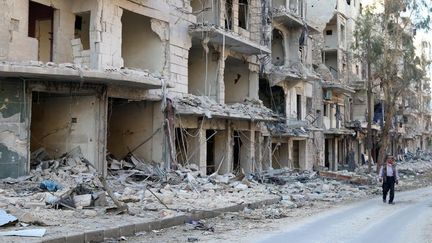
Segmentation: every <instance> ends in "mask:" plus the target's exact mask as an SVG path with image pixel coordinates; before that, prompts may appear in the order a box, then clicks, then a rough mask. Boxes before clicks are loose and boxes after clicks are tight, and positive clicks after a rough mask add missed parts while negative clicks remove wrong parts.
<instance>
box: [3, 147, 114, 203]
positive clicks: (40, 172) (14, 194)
mask: <svg viewBox="0 0 432 243" xmlns="http://www.w3.org/2000/svg"><path fill="white" fill-rule="evenodd" d="M32 168H33V169H32V170H31V171H30V175H29V176H25V177H20V178H17V179H12V178H6V179H3V180H2V181H3V184H7V185H11V188H5V189H4V190H8V191H7V193H4V194H7V197H6V196H4V197H3V196H2V197H0V202H2V201H3V202H7V203H9V204H13V205H15V206H19V207H23V208H34V207H45V206H46V207H48V208H49V207H54V208H63V207H66V208H83V207H89V206H94V204H95V202H97V203H102V204H104V205H105V204H106V202H105V200H104V199H103V200H102V197H103V195H104V193H102V191H103V189H102V185H101V184H100V182H99V180H98V179H97V173H96V169H95V168H94V167H93V165H92V164H91V163H90V162H89V161H88V160H87V159H85V158H84V157H83V155H82V153H81V150H80V148H79V147H77V148H75V149H73V150H71V151H70V152H69V153H67V154H64V155H63V156H61V157H60V158H59V159H47V154H46V152H45V151H44V150H43V149H39V150H37V151H35V152H34V153H32ZM11 189H12V190H11ZM102 201H104V202H102Z"/></svg>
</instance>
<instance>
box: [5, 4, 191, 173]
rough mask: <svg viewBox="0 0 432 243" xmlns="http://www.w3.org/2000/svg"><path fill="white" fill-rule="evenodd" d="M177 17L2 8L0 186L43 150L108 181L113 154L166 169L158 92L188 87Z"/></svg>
mask: <svg viewBox="0 0 432 243" xmlns="http://www.w3.org/2000/svg"><path fill="white" fill-rule="evenodd" d="M180 7H182V6H180ZM168 12H170V13H172V14H171V15H170V14H168ZM175 15H177V16H182V12H181V11H180V9H179V8H178V7H177V6H170V5H168V4H167V3H164V2H154V3H152V4H151V6H146V5H143V4H141V3H139V2H134V1H126V0H125V1H66V0H65V1H54V2H53V1H44V0H41V1H28V0H19V1H2V3H1V16H2V18H1V21H2V26H3V27H2V28H1V35H0V40H1V43H2V44H1V47H0V59H1V60H0V62H1V63H0V77H1V82H0V86H1V102H2V104H1V107H2V108H1V113H0V114H1V121H0V126H1V128H0V136H1V139H0V144H1V145H0V147H1V151H0V154H1V156H0V163H1V165H2V170H1V172H0V177H8V176H11V177H17V176H21V175H24V174H26V173H28V172H29V169H30V160H31V158H30V157H31V155H32V154H33V155H36V154H37V153H38V152H40V149H42V148H43V149H44V150H45V152H46V153H47V157H49V158H58V157H60V156H61V155H62V154H65V153H67V152H68V151H70V150H72V149H73V148H75V147H80V148H81V151H82V153H83V155H84V157H85V158H87V159H88V160H89V161H90V162H91V163H92V164H93V165H94V166H95V167H96V168H97V169H98V170H99V171H100V172H103V173H104V172H106V169H107V168H106V160H105V157H106V153H107V151H112V153H114V154H115V155H116V156H123V155H124V153H125V151H128V150H130V149H136V153H137V154H139V155H140V156H142V157H143V159H146V160H149V161H156V162H159V163H161V162H162V161H164V159H163V158H162V150H163V147H164V143H163V141H164V139H165V138H164V134H163V132H162V131H160V130H158V128H159V127H160V126H161V125H160V124H163V122H164V117H163V115H162V114H161V112H160V110H161V105H162V104H161V100H162V98H161V97H162V94H163V93H162V92H161V91H160V90H161V87H162V88H163V89H165V88H166V87H170V86H173V85H174V84H176V83H178V84H179V85H178V87H181V86H182V84H183V87H184V88H183V90H186V86H187V80H186V78H185V77H186V76H187V73H184V72H183V73H182V72H181V71H182V70H181V69H179V68H177V67H176V66H175V65H174V64H173V65H171V63H170V62H171V60H175V59H174V58H172V57H171V56H173V55H174V53H176V52H173V51H172V49H173V48H170V45H174V42H172V41H170V34H171V33H172V32H174V31H172V30H171V29H170V28H169V27H170V22H172V21H177V22H176V30H175V32H174V34H173V35H174V36H175V35H176V32H177V31H181V32H187V28H188V25H189V24H188V22H187V19H181V20H177V19H174V16H175ZM171 26H172V25H171ZM175 46H176V45H175ZM180 46H182V47H184V46H183V45H180ZM176 47H177V46H176ZM184 48H185V50H187V48H186V47H184ZM146 56H153V57H154V58H152V59H149V58H144V57H146ZM168 80H169V81H168ZM155 89H158V90H155ZM177 90H181V88H178V89H177ZM125 112H127V114H126V113H125ZM141 114H145V116H144V115H141ZM119 124H121V125H119ZM156 131H159V132H156ZM152 134H154V135H153V139H152V141H151V142H150V143H149V144H146V146H141V147H139V148H135V147H136V146H137V145H139V144H140V143H141V142H142V140H143V139H144V138H146V137H148V136H150V135H152Z"/></svg>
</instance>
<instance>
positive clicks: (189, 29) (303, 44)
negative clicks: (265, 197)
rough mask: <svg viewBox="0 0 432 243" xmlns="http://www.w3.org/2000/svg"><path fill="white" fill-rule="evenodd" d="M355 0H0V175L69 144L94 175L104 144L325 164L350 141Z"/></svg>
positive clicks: (232, 160)
mask: <svg viewBox="0 0 432 243" xmlns="http://www.w3.org/2000/svg"><path fill="white" fill-rule="evenodd" d="M359 9H360V6H359V1H354V0H353V1H346V0H337V1H336V0H333V1H331V3H329V2H328V1H306V0H272V1H270V0H269V1H260V0H172V1H144V0H113V1H105V0H73V1H71V0H5V1H1V3H0V17H1V18H0V21H1V24H2V28H0V102H1V104H0V166H1V170H0V178H5V177H17V176H22V175H26V174H28V173H29V172H30V169H31V168H32V161H33V160H35V158H39V157H40V156H41V155H42V157H44V158H45V159H56V158H59V157H61V156H62V155H63V154H65V153H68V152H69V151H71V150H74V149H75V148H77V147H79V149H80V150H81V153H82V155H83V156H84V157H85V158H86V159H87V160H88V161H89V162H90V163H92V164H93V165H94V166H95V168H96V169H97V170H98V171H99V172H101V173H102V174H106V172H107V170H108V169H109V166H111V165H109V164H108V162H107V159H106V158H107V156H109V157H110V158H116V159H118V160H119V161H121V160H122V159H124V158H125V157H127V156H129V155H131V154H133V156H135V157H137V158H139V159H140V160H142V161H144V162H146V163H152V164H156V165H159V166H160V167H161V168H164V169H172V168H176V167H178V166H180V165H181V166H184V165H191V164H194V165H195V167H196V168H197V169H198V170H199V171H200V172H202V174H212V173H215V172H216V173H220V174H224V173H239V172H240V173H253V172H257V171H261V170H266V169H270V168H281V167H288V168H292V169H301V170H311V169H314V168H315V167H318V169H320V168H323V167H327V168H328V169H331V170H337V169H338V164H342V165H343V164H344V163H345V157H346V156H347V155H348V153H349V151H352V150H354V151H355V152H357V153H361V149H359V148H360V146H359V145H358V144H357V145H356V144H355V143H356V141H357V139H356V137H358V133H357V131H355V130H354V129H352V127H350V126H349V125H348V124H350V122H351V121H352V120H353V117H355V116H353V112H352V110H355V108H353V107H352V106H353V103H355V100H356V99H355V98H354V99H353V96H354V94H355V91H356V90H357V89H354V88H352V87H350V86H349V85H350V84H352V83H355V82H359V81H361V80H363V79H364V78H365V75H364V73H363V71H362V66H361V65H360V64H358V63H355V62H352V60H351V59H350V55H349V54H348V53H349V52H348V49H349V47H350V42H351V40H352V32H353V26H354V19H355V16H357V14H358V13H359ZM361 105H363V104H361ZM354 106H355V105H354ZM359 107H360V106H359ZM357 110H361V108H360V109H357Z"/></svg>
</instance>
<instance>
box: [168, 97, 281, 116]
mask: <svg viewBox="0 0 432 243" xmlns="http://www.w3.org/2000/svg"><path fill="white" fill-rule="evenodd" d="M173 103H174V107H175V109H176V112H177V114H182V115H203V116H206V117H207V118H212V117H231V118H248V119H249V118H252V119H254V120H269V121H270V120H277V119H278V118H279V116H278V115H277V114H275V113H274V112H273V111H272V110H270V109H268V108H267V107H265V106H264V105H263V104H262V102H261V101H259V100H249V99H246V100H245V101H244V102H243V103H236V104H233V105H225V104H220V103H218V102H216V101H214V100H212V99H210V98H209V97H207V96H196V95H185V96H184V97H175V98H173Z"/></svg>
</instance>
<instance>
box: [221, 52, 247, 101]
mask: <svg viewBox="0 0 432 243" xmlns="http://www.w3.org/2000/svg"><path fill="white" fill-rule="evenodd" d="M224 83H225V103H236V102H242V101H244V99H245V98H247V97H248V96H249V68H248V63H247V62H245V61H242V60H238V59H235V58H232V57H228V58H227V60H226V64H225V71H224Z"/></svg>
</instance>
